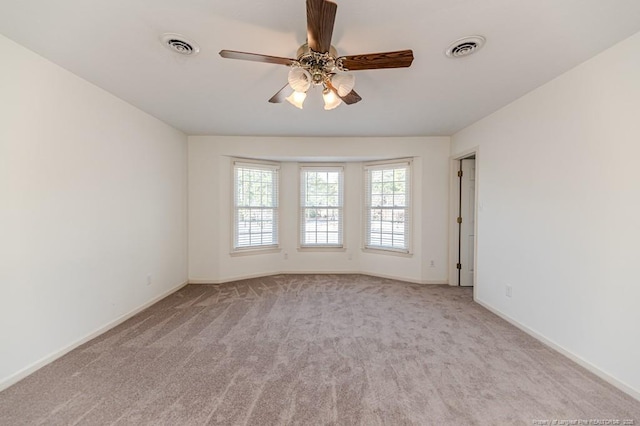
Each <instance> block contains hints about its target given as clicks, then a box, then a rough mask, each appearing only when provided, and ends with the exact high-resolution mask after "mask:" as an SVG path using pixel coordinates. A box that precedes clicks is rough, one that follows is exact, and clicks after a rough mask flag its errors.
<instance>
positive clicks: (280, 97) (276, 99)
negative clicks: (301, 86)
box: [269, 83, 293, 104]
mask: <svg viewBox="0 0 640 426" xmlns="http://www.w3.org/2000/svg"><path fill="white" fill-rule="evenodd" d="M287 89H288V90H287ZM291 93H293V89H292V88H291V87H290V86H289V83H287V84H285V85H284V87H283V88H282V89H280V90H279V91H278V93H276V94H275V95H273V96H272V97H271V99H269V102H271V103H272V104H279V103H282V102H284V101H285V99H286V98H287V96H289V95H290V94H291Z"/></svg>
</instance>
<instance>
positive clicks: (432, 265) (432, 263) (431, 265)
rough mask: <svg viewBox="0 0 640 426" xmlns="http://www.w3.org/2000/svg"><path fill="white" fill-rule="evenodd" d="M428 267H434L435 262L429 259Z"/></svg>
mask: <svg viewBox="0 0 640 426" xmlns="http://www.w3.org/2000/svg"><path fill="white" fill-rule="evenodd" d="M429 267H430V268H435V267H436V262H434V261H433V260H432V261H431V263H430V264H429Z"/></svg>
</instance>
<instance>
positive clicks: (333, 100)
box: [322, 89, 342, 111]
mask: <svg viewBox="0 0 640 426" xmlns="http://www.w3.org/2000/svg"><path fill="white" fill-rule="evenodd" d="M322 99H324V109H325V110H327V111H329V110H332V109H334V108H337V107H338V106H339V105H340V104H341V103H342V100H341V99H340V98H339V97H338V96H337V95H336V94H335V92H334V91H333V90H329V89H324V91H323V92H322Z"/></svg>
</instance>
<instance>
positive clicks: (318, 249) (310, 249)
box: [298, 246, 347, 252]
mask: <svg viewBox="0 0 640 426" xmlns="http://www.w3.org/2000/svg"><path fill="white" fill-rule="evenodd" d="M298 251H300V252H305V251H306V252H313V251H316V252H323V251H325V252H327V251H329V252H331V251H332V252H345V251H347V249H346V248H345V247H344V246H335V247H323V246H318V247H310V246H304V247H298Z"/></svg>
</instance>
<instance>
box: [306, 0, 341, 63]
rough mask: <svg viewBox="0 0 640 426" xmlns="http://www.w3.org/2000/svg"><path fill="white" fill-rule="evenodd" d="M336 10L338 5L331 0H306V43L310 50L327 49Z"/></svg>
mask: <svg viewBox="0 0 640 426" xmlns="http://www.w3.org/2000/svg"><path fill="white" fill-rule="evenodd" d="M337 10H338V5H337V4H335V3H333V2H331V1H328V0H307V44H308V45H309V48H310V49H311V50H314V51H316V52H319V53H326V52H328V51H329V48H330V47H331V36H332V35H333V24H334V23H335V20H336V11H337Z"/></svg>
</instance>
